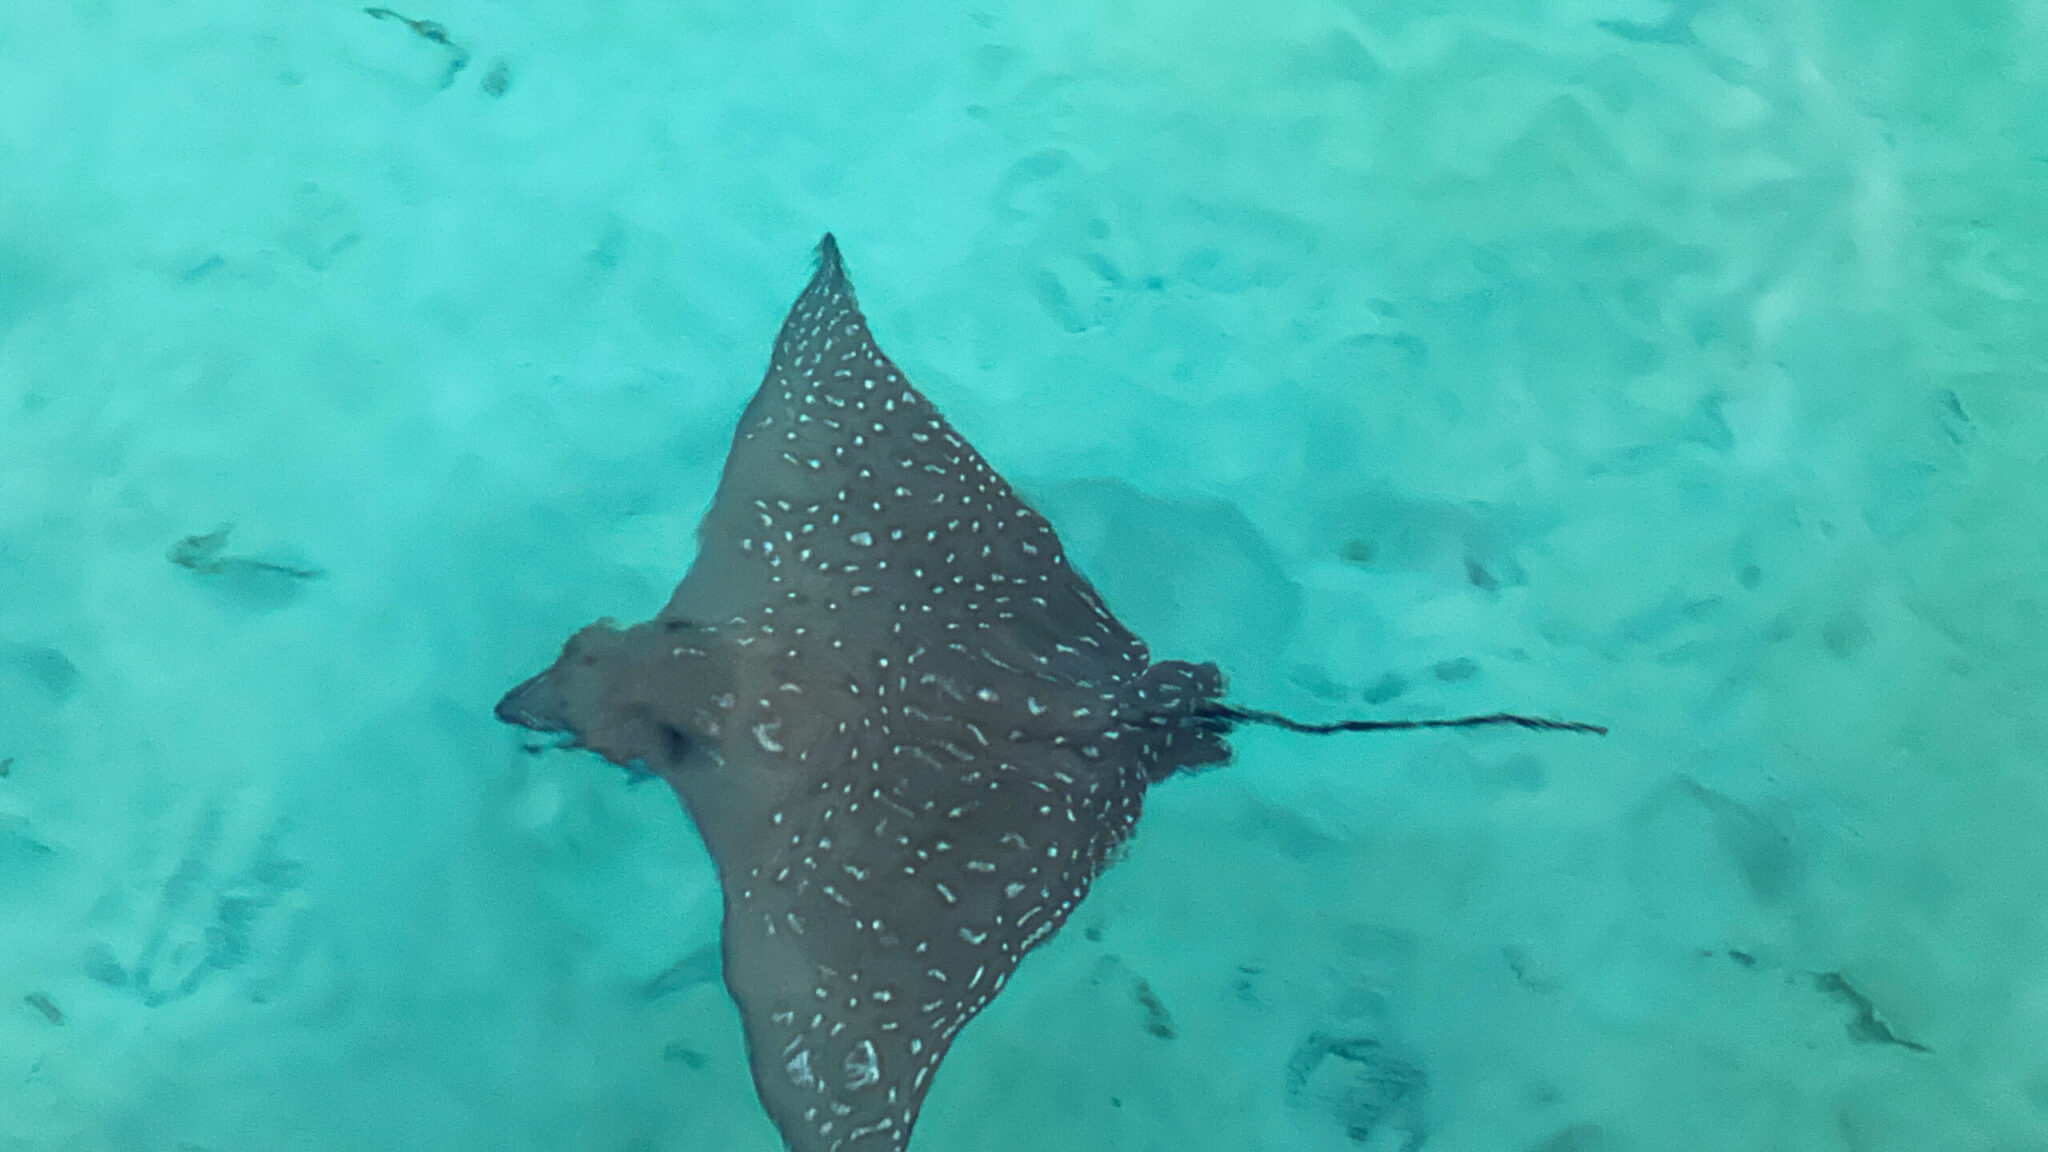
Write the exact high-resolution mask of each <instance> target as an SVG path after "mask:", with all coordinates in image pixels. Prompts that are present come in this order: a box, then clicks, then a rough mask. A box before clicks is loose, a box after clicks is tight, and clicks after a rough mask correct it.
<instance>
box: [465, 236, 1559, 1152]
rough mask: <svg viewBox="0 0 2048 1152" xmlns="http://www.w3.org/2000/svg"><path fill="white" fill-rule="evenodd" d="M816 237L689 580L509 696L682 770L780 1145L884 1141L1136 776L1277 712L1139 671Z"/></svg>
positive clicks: (538, 716) (1104, 836)
mask: <svg viewBox="0 0 2048 1152" xmlns="http://www.w3.org/2000/svg"><path fill="white" fill-rule="evenodd" d="M818 256H819V258H818V269H817V272H816V274H815V275H814V276H813V277H812V279H811V282H810V284H809V286H808V287H806V288H805V290H804V292H803V294H802V295H801V296H800V297H799V298H798V299H797V302H796V304H795V306H794V307H793V308H792V309H791V310H790V313H789V316H788V318H787V320H785V321H784V323H783V326H782V332H781V335H780V336H779V338H778V339H777V340H776V344H775V350H774V354H773V358H772V360H771V362H770V365H769V369H768V374H767V378H766V380H765V381H764V382H763V383H762V385H761V388H760V390H759V391H758V392H757V393H756V394H755V395H754V398H753V401H752V402H751V403H750V404H749V405H748V406H747V409H746V412H745V414H744V415H742V417H741V418H740V423H739V428H738V431H737V433H736V434H735V436H734V440H733V447H732V452H731V455H730V456H729V457H728V458H727V460H726V464H725V473H724V476H723V478H722V479H721V480H720V483H719V487H718V493H717V495H716V497H715V498H714V500H713V502H712V506H711V509H710V511H709V513H708V514H707V515H706V516H705V519H704V522H703V524H702V526H701V527H700V528H699V531H698V552H697V558H696V560H695V562H694V563H693V564H692V566H691V568H690V570H689V572H688V574H687V575H686V576H685V577H684V578H683V581H682V583H681V584H680V585H679V586H678V587H677V588H676V591H675V594H674V596H673V597H672V598H671V599H670V600H669V602H668V604H667V606H665V607H664V608H663V609H662V610H661V611H660V612H659V613H658V614H657V615H656V616H655V618H654V619H653V620H650V621H648V622H646V623H642V624H637V625H634V626H632V627H630V628H625V629H617V628H615V627H613V626H612V624H611V623H610V622H609V621H600V622H599V623H596V624H593V625H591V626H589V627H587V628H585V629H583V630H582V631H580V632H578V633H577V634H576V635H575V636H573V637H572V638H571V639H570V640H569V642H568V643H567V644H566V645H565V646H564V648H563V651H562V654H561V657H560V658H559V659H558V660H557V661H556V662H555V663H554V665H553V666H551V667H550V668H549V669H548V670H547V671H545V672H543V673H542V674H540V675H538V676H536V677H534V678H533V679H531V680H528V681H527V682H526V683H524V684H522V685H520V686H519V687H518V688H516V689H514V690H513V691H512V692H511V693H509V694H508V695H507V696H506V697H505V698H504V700H503V701H501V702H500V703H499V705H498V716H499V717H500V718H501V719H503V720H505V721H507V722H509V723H513V724H518V725H522V726H525V727H528V728H533V729H537V730H541V731H548V732H558V733H565V734H567V735H568V737H569V739H570V740H571V741H572V742H574V743H576V744H579V745H581V746H582V747H586V748H589V749H590V750H592V751H595V752H597V753H598V754H600V755H602V756H604V757H605V758H606V759H608V760H611V761H612V762H614V763H617V764H621V765H627V766H634V767H642V766H644V768H645V769H647V770H649V771H652V772H655V773H657V774H659V775H661V776H662V777H663V778H664V779H666V780H667V781H668V782H669V784H670V785H671V786H673V788H674V789H675V791H676V793H677V795H678V796H680V797H681V799H682V802H683V805H684V807H685V808H686V809H687V810H688V811H689V813H690V816H691V818H692V820H693V822H694V823H695V824H696V826H697V828H698V830H699V832H700V833H701V834H702V836H703V838H704V841H705V844H706V847H707V848H708V849H709V850H710V853H711V856H712V859H713V861H714V862H715V863H716V865H717V869H718V876H719V881H720V884H721V886H722V887H723V892H724V898H725V921H724V926H723V947H724V970H725V981H726V986H727V988H728V989H729V990H730V991H731V993H732V996H733V999H734V1000H735V1001H736V1002H737V1004H738V1006H739V1010H740V1016H741V1020H742V1023H743V1025H744V1028H745V1033H746V1038H747V1047H748V1052H749V1058H750V1061H751V1064H752V1071H753V1077H754V1083H755V1087H756V1089H757V1090H758V1092H759V1095H760V1098H761V1101H762V1104H763V1105H764V1106H765V1108H766V1109H767V1112H768V1114H769V1116H770V1117H771V1118H772V1119H773V1120H774V1122H775V1124H776V1126H777V1127H778V1128H779V1129H780V1131H781V1133H782V1136H783V1139H784V1140H785V1141H786V1142H787V1143H788V1145H789V1147H790V1149H791V1150H792V1152H901V1150H902V1149H904V1148H905V1146H906V1145H907V1143H908V1141H909V1138H910V1132H911V1129H912V1127H913V1125H914V1124H915V1123H916V1120H917V1114H918V1110H919V1108H920V1106H921V1105H922V1103H923V1101H924V1098H925V1094H926V1091H927V1090H928V1088H929V1087H930V1084H931V1077H932V1075H933V1073H934V1071H935V1070H936V1069H937V1067H938V1065H939V1062H940V1060H941V1059H942V1058H943V1057H944V1056H945V1054H946V1051H947V1049H948V1047H949V1046H950V1045H951V1043H952V1041H953V1038H954V1037H955V1035H957V1034H958V1032H959V1031H960V1029H961V1028H962V1027H963V1026H964V1025H965V1024H966V1023H967V1022H968V1021H969V1020H971V1019H972V1018H973V1017H974V1015H975V1014H976V1013H977V1012H979V1011H980V1010H981V1008H982V1007H983V1006H984V1005H986V1004H987V1003H988V1002H989V1000H990V998H991V997H993V996H994V995H995V994H996V993H997V992H998V991H999V990H1000V989H1001V988H1002V986H1003V984H1004V982H1005V981H1007V980H1008V979H1009V977H1010V975H1011V973H1012V972H1013V971H1014V970H1015V969H1016V967H1017V964H1018V961H1019V960H1021V959H1022V958H1023V956H1024V954H1025V953H1026V952H1029V951H1030V950H1031V949H1032V948H1034V947H1036V946H1037V945H1039V944H1041V943H1043V942H1044V941H1045V940H1047V939H1048V938H1050V937H1051V936H1052V935H1053V933H1055V932H1057V931H1058V930H1059V927H1060V925H1061V924H1062V923H1064V922H1065V920H1066V919H1067V916H1068V915H1069V913H1071V912H1072V910H1073V909H1074V907H1075V905H1076V904H1077V903H1078V902H1079V901H1080V900H1081V898H1082V896H1083V895H1084V894H1085V893H1086V892H1087V890H1088V886H1089V884H1090V882H1091V881H1092V880H1093V879H1094V878H1095V876H1096V875H1097V874H1098V873H1099V872H1100V871H1101V870H1102V868H1103V867H1104V866H1105V864H1106V863H1107V862H1108V861H1109V859H1110V858H1111V854H1112V853H1113V852H1114V851H1115V850H1116V848H1117V847H1118V845H1120V844H1121V843H1122V842H1123V841H1124V839H1125V838H1126V837H1127V836H1128V835H1129V834H1130V831H1131V828H1132V826H1133V825H1134V824H1135V822H1136V821H1137V818H1138V814H1139V811H1140V809H1141V807H1142V805H1143V800H1144V794H1145V790H1146V788H1147V787H1149V786H1150V785H1152V784H1154V783H1157V782H1158V781H1160V780H1162V779H1164V778H1165V777H1167V776H1169V775H1171V774H1173V773H1174V772H1176V771H1179V770H1183V769H1190V768H1195V767H1199V766H1201V765H1205V764H1214V763H1218V762H1221V761H1223V760H1225V759H1227V758H1228V756H1229V749H1228V748H1227V746H1226V745H1225V744H1224V742H1223V737H1224V735H1225V734H1226V733H1227V731H1228V730H1229V729H1230V728H1231V727H1232V726H1233V725H1235V724H1241V723H1246V722H1265V723H1275V722H1283V720H1284V718H1280V717H1275V716H1272V715H1271V714H1268V713H1257V712H1248V711H1243V710H1238V709H1235V708H1232V707H1230V706H1228V705H1225V704H1224V703H1223V702H1222V699H1221V697H1222V692H1223V677H1222V675H1221V673H1220V672H1218V670H1217V669H1216V667H1215V666H1214V665H1212V664H1189V663H1183V662H1180V661H1172V660H1169V661H1161V662H1154V661H1153V660H1152V659H1151V657H1150V654H1149V653H1148V652H1147V650H1146V647H1145V645H1144V644H1143V642H1141V641H1140V640H1139V639H1138V638H1137V637H1136V636H1134V635H1132V634H1131V633H1130V631H1129V630H1127V629H1126V628H1124V627H1123V625H1122V624H1120V623H1119V622H1118V621H1117V620H1116V619H1115V617H1113V616H1111V615H1110V613H1109V611H1108V610H1107V609H1106V608H1105V607H1104V606H1103V604H1102V601H1101V599H1100V597H1098V596H1097V595H1096V593H1095V590H1094V589H1093V588H1091V587H1090V586H1089V584H1088V582H1087V581H1086V580H1085V579H1083V578H1082V577H1081V576H1080V574H1079V573H1077V572H1075V571H1074V570H1073V569H1072V568H1071V567H1070V566H1069V565H1068V564H1067V561H1066V558H1065V555H1064V552H1063V551H1062V549H1061V546H1060V542H1059V539H1058V538H1057V537H1056V536H1055V535H1054V533H1053V530H1052V527H1051V525H1049V524H1047V523H1046V521H1045V520H1044V518H1042V517H1041V516H1039V515H1038V514H1037V513H1036V512H1034V511H1033V510H1032V509H1031V508H1030V507H1028V506H1027V505H1025V503H1024V502H1023V501H1022V500H1020V499H1019V498H1018V497H1017V495H1016V493H1014V492H1013V491H1012V490H1011V489H1010V486H1009V485H1008V484H1007V483H1005V482H1004V480H1003V479H1002V477H1000V476H998V475H997V474H996V473H995V471H994V470H993V469H991V468H990V467H989V466H988V464H987V463H986V462H985V461H984V460H983V459H982V458H981V456H980V454H979V453H977V452H976V451H975V450H974V448H973V447H972V446H970V445H969V444H968V443H967V442H966V441H965V440H963V439H962V438H961V437H960V436H959V435H958V434H957V433H955V432H954V431H953V429H952V428H951V427H950V426H949V425H948V424H947V423H946V421H945V420H944V419H943V418H942V417H941V416H940V415H939V414H938V412H937V411H936V410H935V409H934V408H933V407H932V405H931V404H930V402H929V401H927V400H926V399H925V398H924V397H923V396H922V395H920V394H919V393H918V392H917V391H916V390H915V389H914V388H912V387H911V386H910V384H909V383H908V382H907V381H906V380H905V379H904V377H903V374H902V372H901V371H900V370H898V369H897V368H896V366H895V365H894V364H892V363H890V361H889V360H888V358H887V357H885V356H884V355H883V354H882V352H881V350H880V349H879V348H878V347H876V345H875V342H874V339H873V337H872V336H871V335H870V334H869V331H868V327H867V322H866V320H865V319H864V318H863V317H862V315H861V312H860V308H859V305H858V304H857V302H856V301H855V299H854V295H853V289H852V286H851V284H850V283H849V282H848V280H847V277H846V273H845V269H844V267H843V265H842V263H841V259H840V254H839V249H838V246H837V244H836V243H835V242H834V241H833V239H832V237H831V236H829V235H828V236H826V237H825V239H824V241H823V242H822V243H821V244H820V246H819V250H818ZM1516 719H1525V718H1516ZM1289 723H1291V722H1289ZM1397 723H1398V722H1397Z"/></svg>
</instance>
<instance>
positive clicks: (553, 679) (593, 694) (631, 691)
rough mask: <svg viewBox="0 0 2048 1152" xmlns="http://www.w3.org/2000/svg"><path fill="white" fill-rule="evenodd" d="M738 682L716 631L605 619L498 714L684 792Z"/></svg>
mask: <svg viewBox="0 0 2048 1152" xmlns="http://www.w3.org/2000/svg"><path fill="white" fill-rule="evenodd" d="M731 680H732V675H731V661H730V659H729V655H728V653H727V652H726V650H725V646H724V644H723V642H722V640H721V638H720V637H719V636H718V634H717V633H716V632H715V631H714V630H712V629H709V628H705V627H702V626H700V625H696V624H693V623H691V622H689V621H687V620H680V619H674V618H667V619H658V620H651V621H648V622H647V623H645V624H636V625H634V626H633V627H631V628H625V629H619V628H615V627H613V625H612V623H611V621H609V620H600V621H598V622H597V623H595V624H592V625H590V626H589V627H587V628H584V629H583V630H582V631H580V632H577V633H576V634H575V635H574V636H571V637H570V638H569V641H568V643H566V644H564V645H562V654H561V655H560V656H559V657H557V658H556V660H555V662H554V663H553V664H552V665H550V666H549V667H548V669H547V671H545V672H542V673H541V674H540V675H538V676H535V677H533V678H532V679H530V680H528V681H526V682H525V683H523V684H521V685H519V686H518V687H517V688H514V689H513V690H512V691H510V692H507V693H506V694H505V697H504V699H502V700H500V701H498V709H497V713H498V719H500V720H503V721H504V722H506V723H508V724H516V725H519V726H520V727H522V728H530V729H533V730H534V731H536V732H552V733H561V734H565V735H567V736H568V737H569V738H570V739H571V741H572V742H573V743H574V744H575V745H576V746H578V747H583V748H588V749H590V750H591V751H593V752H596V753H597V754H598V755H600V756H603V757H604V758H605V759H607V760H609V761H611V762H612V763H614V764H617V765H620V766H621V767H627V768H640V769H644V770H645V771H648V772H652V773H655V774H656V775H660V776H663V777H665V778H667V779H669V780H670V782H671V783H674V784H675V785H676V787H677V789H678V790H679V791H681V790H683V784H682V783H681V781H680V779H679V777H682V776H685V775H687V774H689V773H690V772H691V771H692V770H693V769H695V768H698V767H701V766H702V763H703V762H704V761H705V760H706V759H707V758H710V759H715V758H716V756H717V746H718V738H719V733H720V731H721V729H722V727H723V724H724V718H725V713H726V711H727V710H728V709H729V708H730V707H731Z"/></svg>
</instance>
